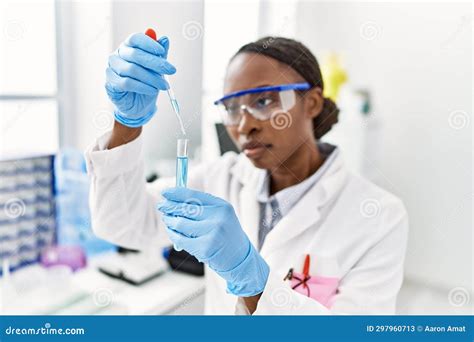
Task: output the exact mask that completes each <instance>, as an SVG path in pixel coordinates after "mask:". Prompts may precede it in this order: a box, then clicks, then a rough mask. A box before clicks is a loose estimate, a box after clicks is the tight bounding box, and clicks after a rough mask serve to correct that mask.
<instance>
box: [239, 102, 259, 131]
mask: <svg viewBox="0 0 474 342" xmlns="http://www.w3.org/2000/svg"><path fill="white" fill-rule="evenodd" d="M260 123H261V122H260V121H259V120H257V119H256V118H255V117H254V116H253V115H252V114H250V113H249V112H248V111H247V109H246V108H245V109H244V110H243V111H242V118H241V119H240V122H239V126H238V128H237V132H238V133H239V135H245V136H249V135H251V134H252V133H253V132H254V131H259V130H260V129H261V127H260Z"/></svg>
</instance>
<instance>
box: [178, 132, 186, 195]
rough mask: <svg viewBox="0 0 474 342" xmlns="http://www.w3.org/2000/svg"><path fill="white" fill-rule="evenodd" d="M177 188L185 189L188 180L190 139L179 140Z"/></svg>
mask: <svg viewBox="0 0 474 342" xmlns="http://www.w3.org/2000/svg"><path fill="white" fill-rule="evenodd" d="M177 152H178V153H177V156H176V187H181V188H185V187H186V184H187V180H188V139H178V151H177Z"/></svg>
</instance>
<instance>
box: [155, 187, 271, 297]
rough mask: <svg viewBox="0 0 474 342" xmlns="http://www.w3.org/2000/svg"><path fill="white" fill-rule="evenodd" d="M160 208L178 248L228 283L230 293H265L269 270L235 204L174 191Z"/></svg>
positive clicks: (167, 193) (169, 191)
mask: <svg viewBox="0 0 474 342" xmlns="http://www.w3.org/2000/svg"><path fill="white" fill-rule="evenodd" d="M162 196H163V197H164V198H165V200H164V201H163V202H161V203H160V204H159V205H158V210H160V211H161V212H162V213H163V216H162V219H163V222H164V223H165V224H166V226H167V232H168V235H169V237H170V239H171V241H173V243H174V245H175V248H177V249H184V250H185V251H187V252H188V253H190V254H192V255H194V256H195V257H196V258H197V259H198V260H199V261H201V262H204V263H206V264H207V265H209V267H210V268H211V269H212V270H214V271H215V272H217V274H219V275H220V276H221V277H222V278H224V279H225V280H226V281H227V290H228V292H230V293H232V294H234V295H237V296H241V297H250V296H254V295H257V294H259V293H262V292H263V290H264V288H265V284H266V282H267V278H268V274H269V267H268V265H267V264H266V262H265V261H264V260H263V258H262V257H261V256H260V254H259V253H258V252H257V251H256V250H255V248H254V247H253V245H252V244H251V243H250V240H249V239H248V237H247V235H246V234H245V233H244V231H243V230H242V228H241V226H240V223H239V220H238V218H237V216H236V214H235V212H234V208H233V207H232V205H231V204H230V203H228V202H226V201H224V200H223V199H221V198H218V197H215V196H213V195H211V194H208V193H205V192H200V191H196V190H191V189H187V188H170V189H167V190H165V191H163V192H162Z"/></svg>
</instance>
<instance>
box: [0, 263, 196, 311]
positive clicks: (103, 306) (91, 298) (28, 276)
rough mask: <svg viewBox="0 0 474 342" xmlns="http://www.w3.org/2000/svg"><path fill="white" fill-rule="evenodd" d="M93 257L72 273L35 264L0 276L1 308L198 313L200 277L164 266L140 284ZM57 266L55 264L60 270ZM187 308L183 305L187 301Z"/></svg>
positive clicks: (15, 309)
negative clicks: (107, 270) (101, 267)
mask: <svg viewBox="0 0 474 342" xmlns="http://www.w3.org/2000/svg"><path fill="white" fill-rule="evenodd" d="M104 257H110V255H105V256H100V257H96V258H94V259H93V260H91V261H90V263H89V265H88V266H87V267H86V268H84V269H82V270H80V271H77V272H75V273H73V274H67V273H66V274H64V273H62V274H61V272H57V270H56V272H54V271H52V270H47V269H45V268H43V267H41V265H39V264H35V265H32V266H28V267H25V268H22V269H20V270H18V271H16V272H13V273H12V274H11V280H10V281H9V282H8V283H7V284H5V281H4V278H0V289H1V291H0V294H1V295H0V309H2V310H1V312H2V313H3V314H16V315H28V314H39V315H41V314H64V315H81V314H107V315H114V314H118V315H126V314H129V315H157V314H169V313H172V312H173V311H175V310H179V311H180V312H184V313H189V314H201V313H202V312H203V308H202V307H200V306H202V304H198V307H196V305H190V303H192V302H196V301H197V302H199V303H201V302H202V295H203V293H204V278H203V277H197V276H193V275H188V274H184V273H181V272H176V271H172V270H167V271H166V272H165V273H163V274H162V275H160V276H158V277H157V278H154V279H152V280H150V281H148V282H146V283H145V284H143V285H140V286H135V285H130V284H127V283H125V282H123V281H121V280H118V279H113V278H111V277H108V276H107V275H105V274H102V273H101V272H99V271H98V270H97V268H96V266H95V265H96V264H97V262H98V261H100V260H101V259H102V258H104ZM59 271H60V270H59ZM187 306H189V308H190V309H191V308H192V310H191V311H190V312H187V311H186V307H187Z"/></svg>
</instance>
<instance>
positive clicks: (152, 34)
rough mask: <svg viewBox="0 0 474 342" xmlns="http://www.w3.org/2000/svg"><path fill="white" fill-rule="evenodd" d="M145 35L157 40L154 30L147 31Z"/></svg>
mask: <svg viewBox="0 0 474 342" xmlns="http://www.w3.org/2000/svg"><path fill="white" fill-rule="evenodd" d="M145 34H146V35H147V36H148V37H150V38H151V39H153V40H156V32H155V30H153V29H152V28H149V29H147V30H146V31H145Z"/></svg>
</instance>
